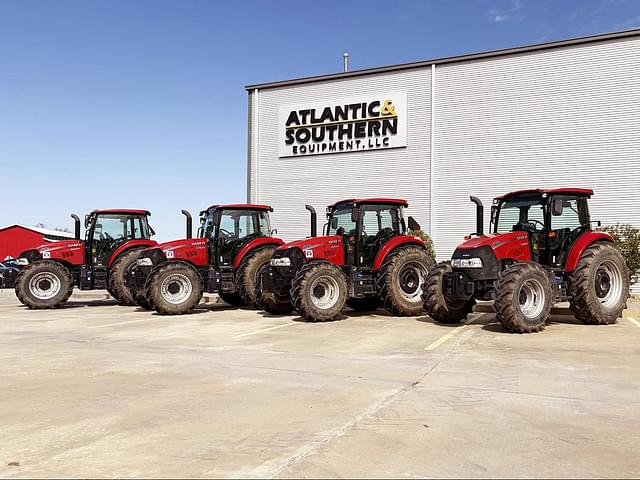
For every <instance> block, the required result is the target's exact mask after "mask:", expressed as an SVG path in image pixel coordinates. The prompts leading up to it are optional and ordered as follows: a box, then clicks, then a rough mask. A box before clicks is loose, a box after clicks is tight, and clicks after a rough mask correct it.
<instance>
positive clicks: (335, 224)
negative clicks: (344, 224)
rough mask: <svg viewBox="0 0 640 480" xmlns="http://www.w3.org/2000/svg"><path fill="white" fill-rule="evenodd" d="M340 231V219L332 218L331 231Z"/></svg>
mask: <svg viewBox="0 0 640 480" xmlns="http://www.w3.org/2000/svg"><path fill="white" fill-rule="evenodd" d="M337 229H338V217H331V230H337Z"/></svg>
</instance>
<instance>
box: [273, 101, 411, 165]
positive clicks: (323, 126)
mask: <svg viewBox="0 0 640 480" xmlns="http://www.w3.org/2000/svg"><path fill="white" fill-rule="evenodd" d="M406 146H407V92H395V93H381V94H377V95H366V96H362V97H360V96H359V97H350V98H342V99H336V100H327V101H324V102H317V103H305V104H298V105H287V106H282V107H280V109H279V111H278V156H279V157H301V156H305V155H321V154H324V153H345V152H360V151H363V150H381V149H385V148H397V147H406Z"/></svg>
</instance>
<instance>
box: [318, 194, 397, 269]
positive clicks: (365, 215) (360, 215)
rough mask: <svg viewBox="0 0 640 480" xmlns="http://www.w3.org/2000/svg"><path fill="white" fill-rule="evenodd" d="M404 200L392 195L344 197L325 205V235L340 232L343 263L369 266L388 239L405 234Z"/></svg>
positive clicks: (337, 234)
mask: <svg viewBox="0 0 640 480" xmlns="http://www.w3.org/2000/svg"><path fill="white" fill-rule="evenodd" d="M406 206H407V203H406V202H405V201H404V200H394V199H367V200H344V201H341V202H338V203H335V204H333V205H330V206H329V207H327V223H326V224H325V227H324V230H325V234H326V235H327V236H334V235H335V236H341V237H342V241H343V245H344V252H345V263H346V264H347V265H353V266H356V267H358V268H364V269H370V268H372V267H373V263H374V260H375V257H376V254H377V253H378V251H379V250H380V248H381V247H382V245H384V244H385V243H386V242H387V241H389V240H390V239H391V238H393V237H395V236H397V235H404V234H406V230H407V228H406V224H405V220H404V216H403V209H404V208H406Z"/></svg>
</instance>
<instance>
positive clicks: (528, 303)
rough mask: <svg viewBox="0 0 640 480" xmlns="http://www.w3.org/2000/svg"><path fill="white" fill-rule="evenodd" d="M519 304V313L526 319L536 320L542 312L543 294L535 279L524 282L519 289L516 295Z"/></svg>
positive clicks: (540, 285)
mask: <svg viewBox="0 0 640 480" xmlns="http://www.w3.org/2000/svg"><path fill="white" fill-rule="evenodd" d="M518 300H519V303H520V311H521V312H522V314H523V315H524V316H525V317H527V318H531V319H533V318H536V317H538V316H539V315H540V314H541V313H542V310H544V304H545V292H544V288H543V287H542V283H540V282H539V281H538V280H536V279H533V278H532V279H529V280H526V281H525V282H524V283H523V284H522V286H521V287H520V292H519V293H518Z"/></svg>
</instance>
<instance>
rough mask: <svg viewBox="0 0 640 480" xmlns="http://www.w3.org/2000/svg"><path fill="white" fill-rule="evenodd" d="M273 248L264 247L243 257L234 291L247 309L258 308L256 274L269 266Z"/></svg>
mask: <svg viewBox="0 0 640 480" xmlns="http://www.w3.org/2000/svg"><path fill="white" fill-rule="evenodd" d="M274 251H275V247H264V248H260V249H258V250H254V251H253V252H251V253H248V254H247V255H245V257H244V258H243V259H242V261H241V262H240V265H239V266H238V270H237V272H236V289H237V290H238V295H240V298H242V300H243V301H244V303H245V304H246V305H247V307H249V308H253V309H257V308H260V302H259V300H258V295H257V292H256V290H257V286H258V273H259V272H260V269H261V268H262V267H264V266H265V265H268V264H269V261H270V260H271V255H273V252H274Z"/></svg>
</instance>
